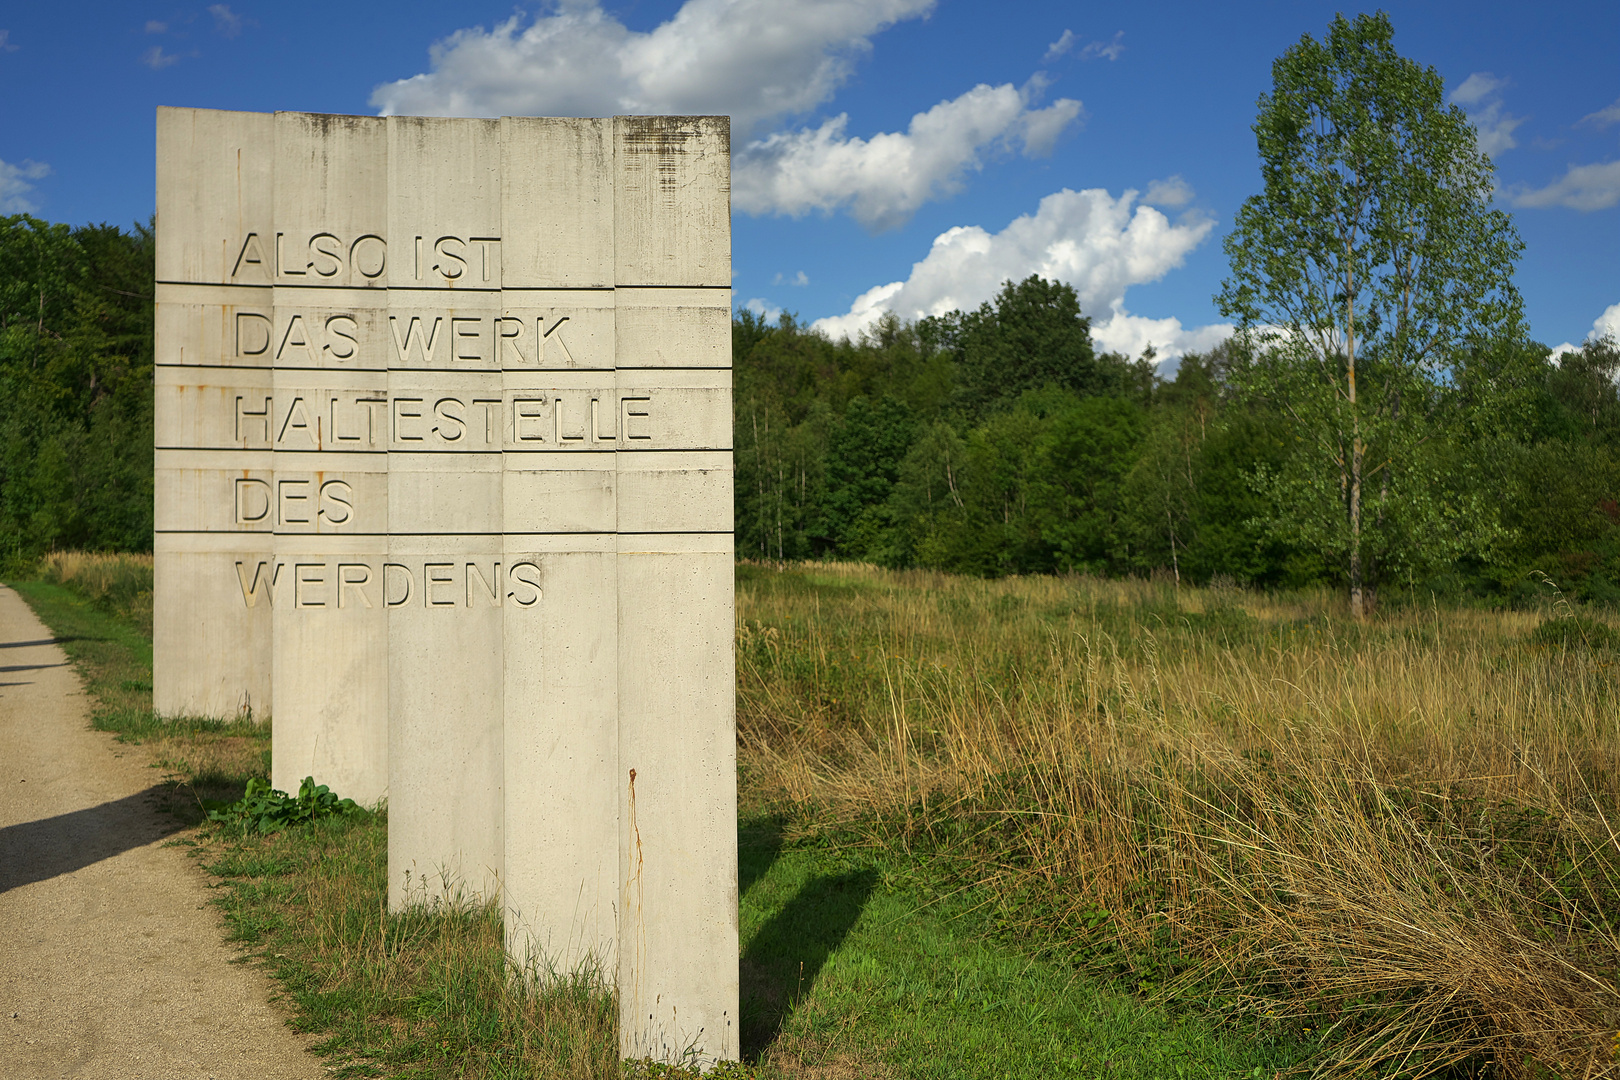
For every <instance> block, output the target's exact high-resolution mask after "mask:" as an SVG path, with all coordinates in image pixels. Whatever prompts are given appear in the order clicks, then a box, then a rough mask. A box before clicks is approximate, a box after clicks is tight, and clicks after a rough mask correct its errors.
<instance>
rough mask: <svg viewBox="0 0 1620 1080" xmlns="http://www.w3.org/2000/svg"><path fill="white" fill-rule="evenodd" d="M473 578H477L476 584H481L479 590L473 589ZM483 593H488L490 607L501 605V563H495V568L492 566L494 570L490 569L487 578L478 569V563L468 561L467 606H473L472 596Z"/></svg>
mask: <svg viewBox="0 0 1620 1080" xmlns="http://www.w3.org/2000/svg"><path fill="white" fill-rule="evenodd" d="M473 578H477V579H478V584H479V585H481V586H483V588H482V589H481V590H474V589H473ZM484 593H488V594H489V606H490V607H500V606H501V564H500V563H496V564H495V568H494V570H492V571H491V572H490V576H489V578H488V579H487V580H486V579H485V577H484V572H483V571H482V570H480V569H478V564H477V563H468V564H467V606H468V607H472V606H473V598H474V597H475V596H480V595H482V594H484Z"/></svg>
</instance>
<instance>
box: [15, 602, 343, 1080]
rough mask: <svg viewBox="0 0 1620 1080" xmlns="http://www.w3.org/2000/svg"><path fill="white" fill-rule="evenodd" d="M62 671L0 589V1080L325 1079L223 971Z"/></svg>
mask: <svg viewBox="0 0 1620 1080" xmlns="http://www.w3.org/2000/svg"><path fill="white" fill-rule="evenodd" d="M87 704H88V703H87V701H86V699H85V697H84V693H83V690H82V688H81V687H80V684H79V680H78V676H77V675H76V674H75V673H74V671H73V669H72V668H71V667H69V666H68V663H67V658H66V657H65V656H64V655H63V654H62V650H61V649H60V648H58V647H57V646H56V645H54V644H52V643H51V635H50V632H49V631H48V630H47V629H46V628H45V627H44V625H42V624H41V623H40V621H39V620H38V619H36V618H35V617H34V614H33V612H31V611H30V610H28V607H27V605H26V604H24V603H23V601H22V599H21V598H20V597H18V596H17V594H16V593H14V592H12V591H11V590H10V589H6V588H3V587H0V1076H4V1077H6V1078H7V1080H35V1078H39V1080H45V1078H50V1080H58V1078H60V1077H73V1078H79V1077H83V1078H85V1080H191V1078H198V1080H203V1078H209V1077H212V1078H215V1080H237V1078H241V1080H248V1078H252V1080H305V1078H309V1077H318V1076H325V1075H327V1072H326V1069H325V1067H324V1066H323V1065H322V1064H321V1063H320V1061H319V1060H318V1059H317V1058H315V1057H314V1056H312V1055H311V1054H309V1053H308V1052H307V1051H306V1050H305V1044H304V1041H303V1040H301V1039H300V1038H299V1037H298V1036H296V1035H294V1034H293V1032H292V1031H291V1030H289V1029H288V1028H287V1026H286V1024H285V1022H284V1020H283V1019H282V1017H281V1016H280V1015H279V1014H278V1013H277V1011H276V1010H275V1009H274V1008H273V1007H272V1006H271V1005H269V1004H268V1001H269V999H270V994H271V992H272V988H271V985H270V982H269V980H268V979H267V978H265V977H264V976H263V975H262V974H260V973H259V972H257V971H255V970H253V969H252V968H249V967H246V966H244V965H240V964H233V963H232V960H233V956H234V954H233V953H232V951H231V950H230V949H229V948H228V947H227V946H225V945H224V944H223V941H222V934H223V930H222V927H221V925H220V917H219V915H218V914H217V913H216V912H215V910H214V909H213V907H212V906H210V905H209V904H208V893H207V890H206V889H205V887H204V879H203V875H202V873H201V872H200V871H199V870H198V869H197V868H196V866H194V865H193V864H192V863H191V861H190V860H189V859H187V858H186V856H185V855H184V854H183V852H182V850H181V849H178V848H165V847H163V846H162V841H163V837H164V836H165V834H166V833H167V832H168V831H169V830H171V829H172V825H171V824H170V823H169V821H168V819H167V818H166V817H165V816H164V815H162V814H161V813H159V812H158V811H157V810H156V809H155V808H154V806H153V805H152V802H153V793H152V787H153V782H154V780H155V779H156V774H155V773H154V772H153V771H152V770H151V769H149V768H147V767H146V766H145V765H144V764H143V760H144V759H142V758H141V757H140V755H139V753H138V752H130V751H128V750H125V749H124V748H122V747H120V746H119V745H118V744H117V743H115V742H114V741H113V740H112V737H111V736H110V735H105V734H102V733H100V732H94V731H91V730H89V727H88V723H87V711H86V710H87Z"/></svg>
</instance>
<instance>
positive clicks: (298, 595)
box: [293, 562, 326, 608]
mask: <svg viewBox="0 0 1620 1080" xmlns="http://www.w3.org/2000/svg"><path fill="white" fill-rule="evenodd" d="M310 571H315V573H311V572H310ZM325 584H326V564H325V563H319V562H317V563H294V564H293V607H295V608H309V607H325V606H326V601H325V600H312V599H310V598H309V597H308V595H307V594H306V593H305V592H304V586H305V585H325Z"/></svg>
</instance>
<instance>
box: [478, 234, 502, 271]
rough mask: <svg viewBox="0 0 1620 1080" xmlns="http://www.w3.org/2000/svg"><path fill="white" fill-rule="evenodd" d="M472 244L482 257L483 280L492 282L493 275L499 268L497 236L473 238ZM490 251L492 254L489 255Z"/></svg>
mask: <svg viewBox="0 0 1620 1080" xmlns="http://www.w3.org/2000/svg"><path fill="white" fill-rule="evenodd" d="M472 242H473V243H475V244H477V245H478V251H479V253H480V254H481V255H482V256H483V258H482V260H481V262H482V264H483V268H484V280H485V281H492V280H494V276H495V275H494V273H493V272H492V271H498V270H499V269H500V266H501V248H500V243H501V238H500V237H498V236H474V237H472ZM491 249H493V250H494V254H493V255H491V253H490V252H491Z"/></svg>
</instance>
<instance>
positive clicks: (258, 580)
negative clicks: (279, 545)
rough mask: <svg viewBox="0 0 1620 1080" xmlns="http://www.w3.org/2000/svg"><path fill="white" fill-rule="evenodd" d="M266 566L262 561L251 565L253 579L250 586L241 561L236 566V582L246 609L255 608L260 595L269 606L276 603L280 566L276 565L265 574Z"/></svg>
mask: <svg viewBox="0 0 1620 1080" xmlns="http://www.w3.org/2000/svg"><path fill="white" fill-rule="evenodd" d="M268 565H269V564H268V563H266V562H264V561H263V560H262V559H261V560H260V561H259V562H257V563H254V564H253V578H252V582H251V584H250V583H249V579H248V576H247V574H246V573H245V572H244V571H243V569H242V563H241V561H240V560H239V561H238V562H237V564H236V580H237V582H238V583H240V584H241V586H242V601H243V603H245V604H247V606H248V607H255V606H256V605H257V604H258V603H259V597H260V596H261V595H263V597H264V599H265V600H267V601H268V602H269V603H271V604H274V603H275V602H276V578H278V577H280V576H281V566H280V564H278V565H277V566H276V568H275V569H274V570H273V571H271V572H270V573H268V574H266V573H265V572H264V568H265V567H266V566H268Z"/></svg>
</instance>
